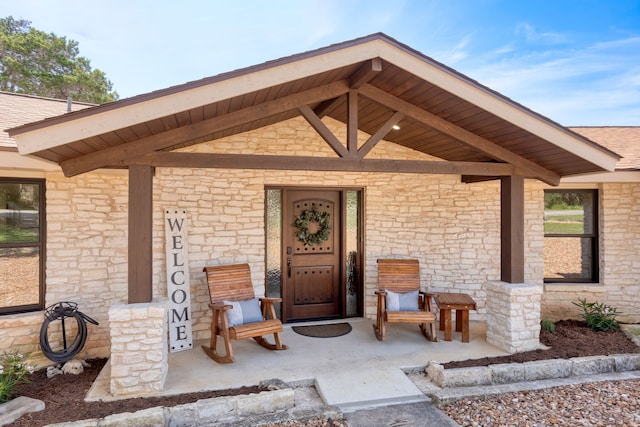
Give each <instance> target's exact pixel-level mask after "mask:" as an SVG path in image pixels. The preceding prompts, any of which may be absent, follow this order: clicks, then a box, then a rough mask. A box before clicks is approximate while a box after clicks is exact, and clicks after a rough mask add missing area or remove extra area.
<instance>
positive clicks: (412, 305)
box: [386, 291, 419, 311]
mask: <svg viewBox="0 0 640 427" xmlns="http://www.w3.org/2000/svg"><path fill="white" fill-rule="evenodd" d="M386 292H387V297H386V303H387V304H386V305H387V311H418V310H419V308H418V291H413V292H407V293H404V294H400V293H396V292H391V291H386Z"/></svg>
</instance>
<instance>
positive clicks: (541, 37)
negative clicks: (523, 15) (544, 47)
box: [515, 22, 568, 44]
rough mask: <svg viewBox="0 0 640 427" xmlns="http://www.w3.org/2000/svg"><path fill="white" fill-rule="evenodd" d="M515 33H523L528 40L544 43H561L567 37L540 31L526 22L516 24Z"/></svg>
mask: <svg viewBox="0 0 640 427" xmlns="http://www.w3.org/2000/svg"><path fill="white" fill-rule="evenodd" d="M515 34H516V35H518V36H520V35H523V36H524V38H525V40H527V41H528V42H536V43H538V42H539V43H544V44H561V43H566V42H567V41H568V39H567V37H566V36H564V35H562V34H560V33H554V32H541V31H539V30H538V29H537V28H536V27H534V26H533V25H531V24H528V23H526V22H521V23H519V24H518V25H516V29H515Z"/></svg>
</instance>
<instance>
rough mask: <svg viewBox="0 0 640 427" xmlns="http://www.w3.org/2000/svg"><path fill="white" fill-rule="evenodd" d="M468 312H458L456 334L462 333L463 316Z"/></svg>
mask: <svg viewBox="0 0 640 427" xmlns="http://www.w3.org/2000/svg"><path fill="white" fill-rule="evenodd" d="M465 311H466V310H460V309H457V310H456V332H462V316H463V314H462V313H463V312H465Z"/></svg>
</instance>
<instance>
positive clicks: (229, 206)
mask: <svg viewBox="0 0 640 427" xmlns="http://www.w3.org/2000/svg"><path fill="white" fill-rule="evenodd" d="M328 123H329V125H330V126H331V127H332V129H333V130H334V132H335V133H336V134H337V136H338V138H339V139H341V140H344V139H345V137H344V135H345V129H344V126H338V124H336V123H331V122H330V121H329V122H328ZM364 140H365V139H364V136H363V137H361V138H360V141H361V143H362V142H363V141H364ZM185 151H192V152H218V153H230V152H234V153H259V154H276V155H277V154H287V155H293V154H295V155H305V156H335V154H334V153H333V151H332V150H331V149H330V148H329V147H328V145H327V144H326V143H325V142H324V141H322V140H321V139H320V137H319V136H318V135H317V134H316V132H315V131H314V130H313V129H311V127H310V126H309V125H308V124H307V123H306V122H305V121H304V120H303V119H292V120H289V121H287V122H284V123H280V124H278V125H274V126H270V127H266V128H263V129H259V130H256V131H254V132H251V133H246V134H240V135H235V136H233V137H229V138H225V139H221V140H217V141H213V142H210V143H205V144H200V145H197V146H193V147H189V148H188V149H185ZM368 157H370V158H383V157H384V158H393V159H430V160H431V158H429V157H428V156H426V155H422V154H416V152H414V151H411V150H407V149H404V148H402V147H399V146H396V145H394V144H389V143H386V142H384V141H383V142H381V143H379V144H378V145H377V146H376V147H375V148H374V149H373V150H372V151H371V153H369V156H368ZM45 178H46V182H47V208H46V209H47V267H46V287H47V294H46V298H45V299H46V306H49V305H51V304H54V303H56V302H59V301H74V302H77V303H78V308H79V309H80V310H81V311H83V312H85V313H86V314H88V315H89V316H91V317H92V318H94V319H96V320H97V321H98V322H99V323H100V324H99V325H97V326H96V325H89V336H88V341H87V344H86V346H85V349H84V350H83V353H82V356H83V357H106V356H108V355H109V354H110V352H111V347H112V343H111V334H112V331H111V330H110V327H109V309H110V308H111V307H112V306H114V305H118V304H124V303H125V302H126V301H127V233H128V230H127V221H128V218H127V209H128V206H127V204H128V178H127V174H126V172H124V171H114V172H109V171H97V172H92V173H87V174H82V175H80V176H77V177H74V178H65V177H64V176H63V175H62V174H61V173H59V172H47V173H46V174H45ZM300 183H304V184H305V185H308V186H331V187H343V186H344V187H351V188H362V189H363V191H364V193H363V194H364V206H365V218H364V220H365V221H364V236H365V261H366V262H365V266H364V274H365V276H364V277H365V286H366V289H365V293H366V295H365V313H366V316H367V317H370V318H372V317H374V316H375V295H374V290H375V289H376V287H377V284H376V272H377V266H376V259H377V258H380V257H412V258H417V259H418V260H419V261H420V265H421V275H422V279H423V283H424V284H425V287H426V288H427V289H428V290H430V291H433V292H438V291H453V292H465V293H468V294H469V295H471V296H472V297H473V298H474V299H475V300H476V302H477V303H478V310H477V311H475V312H474V311H472V312H471V318H472V320H485V319H487V306H486V304H487V295H486V287H485V284H486V283H487V282H488V281H495V280H499V278H500V185H499V183H498V182H495V181H494V182H487V183H475V184H464V183H461V182H460V177H459V176H456V175H422V174H393V173H359V172H353V173H343V172H315V171H286V170H280V171H272V170H268V171H263V170H236V169H228V170H227V169H179V168H175V169H174V168H158V169H157V170H156V174H155V177H154V194H153V201H154V218H153V233H154V235H153V251H154V256H153V263H154V264H153V267H154V272H155V273H154V277H153V282H154V288H153V297H154V300H161V299H163V298H166V292H167V286H166V277H165V261H164V256H165V250H164V222H163V209H164V208H173V207H179V208H182V209H186V210H187V214H188V221H189V248H190V252H189V259H190V273H191V303H192V314H193V336H194V340H202V339H207V338H208V337H209V333H210V332H209V322H210V316H211V314H210V311H209V309H208V307H207V304H208V302H209V301H208V295H207V291H206V287H205V285H204V283H205V281H204V275H203V273H202V267H203V266H205V265H207V264H223V263H232V262H248V263H249V264H250V265H251V269H252V276H253V282H254V284H255V287H256V293H257V294H263V293H264V288H265V284H264V276H265V270H264V268H265V266H264V259H265V235H264V232H265V231H264V230H265V224H264V202H265V200H264V198H265V191H264V189H265V186H295V185H300ZM544 188H545V186H544V185H543V184H541V183H538V182H537V181H536V182H534V181H526V182H525V212H526V213H525V230H526V235H525V257H526V259H527V265H526V267H525V282H526V283H531V284H534V285H542V281H543V271H544V261H543V250H544V236H543V233H544V229H543V191H544ZM599 190H600V212H599V214H600V235H601V241H600V253H601V255H602V256H601V259H600V266H601V281H600V283H599V284H596V285H588V286H584V285H571V286H568V285H562V286H559V285H545V292H544V295H543V296H542V301H541V307H542V309H541V313H542V315H541V317H542V318H543V319H547V318H552V319H560V318H567V317H577V316H578V314H579V313H578V312H577V311H576V309H577V308H576V307H574V306H572V304H571V301H572V300H573V301H574V300H576V299H577V298H578V297H581V296H583V297H586V298H587V299H591V298H594V299H598V300H599V301H603V302H606V303H608V304H610V305H613V306H616V307H618V308H619V309H620V310H621V311H623V312H624V317H623V320H624V321H626V322H640V298H638V296H637V294H638V292H637V290H638V286H639V284H640V282H639V280H640V279H638V278H639V277H640V261H638V258H637V254H638V253H640V221H638V220H637V218H640V184H629V183H627V184H602V185H601V186H600V187H599ZM634 218H635V219H636V220H635V221H633V219H634ZM42 321H43V317H42V313H34V314H26V315H11V316H2V317H0V350H1V349H6V350H13V349H24V350H25V351H29V350H31V351H34V352H35V353H36V356H37V333H38V331H39V327H40V325H41V323H42ZM25 336H26V337H28V338H22V337H25Z"/></svg>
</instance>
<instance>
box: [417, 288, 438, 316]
mask: <svg viewBox="0 0 640 427" xmlns="http://www.w3.org/2000/svg"><path fill="white" fill-rule="evenodd" d="M419 293H420V295H421V296H423V297H424V309H425V311H431V298H433V297H434V295H435V294H433V293H431V292H425V291H420V292H419Z"/></svg>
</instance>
